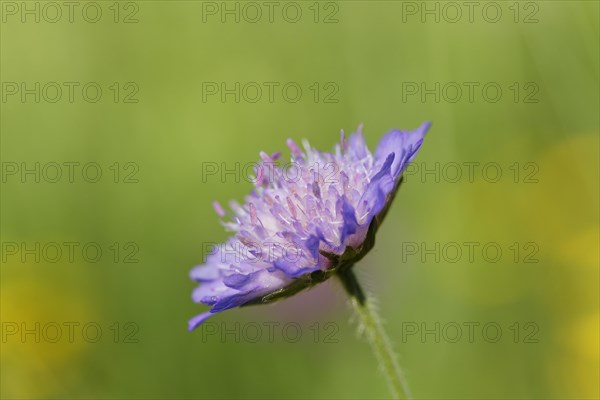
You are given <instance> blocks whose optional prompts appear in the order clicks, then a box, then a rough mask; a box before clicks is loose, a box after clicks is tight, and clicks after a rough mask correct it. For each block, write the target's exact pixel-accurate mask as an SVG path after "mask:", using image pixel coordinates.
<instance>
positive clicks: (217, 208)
mask: <svg viewBox="0 0 600 400" xmlns="http://www.w3.org/2000/svg"><path fill="white" fill-rule="evenodd" d="M212 206H213V208H214V209H215V211H216V213H217V214H218V215H219V217H221V218H222V217H224V216H225V210H223V207H221V203H219V202H218V201H216V200H215V201H213V203H212Z"/></svg>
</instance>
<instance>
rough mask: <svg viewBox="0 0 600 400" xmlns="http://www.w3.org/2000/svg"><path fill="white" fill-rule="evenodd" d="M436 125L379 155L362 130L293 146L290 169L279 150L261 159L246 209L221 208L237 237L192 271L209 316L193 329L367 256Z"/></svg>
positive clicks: (388, 140) (383, 147)
mask: <svg viewBox="0 0 600 400" xmlns="http://www.w3.org/2000/svg"><path fill="white" fill-rule="evenodd" d="M429 126H430V124H429V123H424V124H423V125H421V127H419V128H418V129H416V130H414V131H412V132H406V131H399V130H393V131H390V132H388V133H387V134H385V135H384V136H383V138H382V139H381V141H380V142H379V144H378V146H377V149H376V150H375V153H374V154H372V153H371V152H370V151H369V149H368V148H367V146H366V144H365V141H364V138H363V136H362V132H361V127H359V128H358V130H357V132H356V133H354V134H352V135H350V137H349V138H348V139H346V137H345V136H344V133H343V131H342V137H341V140H340V143H339V144H337V145H336V146H335V151H334V152H333V153H325V152H320V151H318V150H316V149H314V148H312V147H310V145H309V144H308V142H306V141H305V142H304V143H303V147H304V151H302V150H301V149H300V148H299V147H298V145H296V143H294V142H293V141H292V140H291V139H288V141H287V145H288V147H289V148H290V150H291V153H292V155H291V163H289V164H286V165H282V164H281V163H278V161H277V160H278V158H279V156H280V154H279V153H275V154H272V155H268V154H266V153H264V152H261V153H260V156H261V161H260V162H259V163H258V164H257V166H256V168H255V173H256V178H255V179H254V183H255V188H254V190H252V192H251V193H250V195H248V196H247V197H246V199H245V203H244V204H243V205H240V204H238V203H236V202H231V203H230V208H231V213H230V214H227V213H226V212H225V210H224V209H223V207H221V205H220V204H219V203H218V202H215V203H214V204H213V206H214V208H215V211H216V212H217V214H218V215H219V216H220V217H222V218H225V219H224V221H223V225H224V226H225V228H227V229H228V230H230V231H232V232H233V236H231V237H230V238H229V239H228V240H227V242H226V243H224V244H222V245H220V246H215V247H214V248H213V251H212V252H211V253H210V254H209V255H208V256H207V259H206V263H205V264H203V265H200V266H197V267H195V268H193V269H192V271H191V273H190V276H191V278H192V279H193V280H195V281H197V282H199V283H200V286H199V287H198V288H196V289H195V290H194V292H193V294H192V298H193V300H194V301H195V302H197V303H202V304H205V305H208V306H211V309H210V311H207V312H204V313H202V314H200V315H198V316H196V317H194V318H192V319H191V320H190V321H189V329H190V330H192V329H194V328H196V327H197V326H198V325H200V324H201V323H203V322H204V321H206V319H207V318H209V317H210V316H211V315H213V314H215V313H218V312H221V311H224V310H227V309H230V308H233V307H237V306H244V305H249V304H265V303H269V302H271V301H274V300H277V299H281V298H285V297H289V296H290V295H292V294H294V293H297V292H298V291H300V290H303V289H306V288H308V287H311V286H313V285H315V284H317V283H320V282H322V281H324V280H325V279H327V278H329V277H330V276H332V275H333V274H335V273H337V272H339V271H341V270H343V269H344V268H349V267H351V266H352V265H353V264H354V263H355V262H356V261H358V260H359V259H360V258H362V257H363V256H364V255H365V254H366V253H367V252H368V251H369V250H370V249H371V248H372V247H373V244H374V240H375V232H376V231H377V228H378V227H379V225H380V224H381V222H382V220H383V218H384V216H385V214H386V212H387V210H388V207H389V206H390V204H391V202H392V200H393V198H394V195H395V193H396V191H397V189H398V187H399V185H400V182H401V178H400V176H401V174H402V172H403V170H404V169H405V168H406V166H407V164H408V163H409V162H410V161H411V160H412V159H413V158H414V157H415V155H416V153H417V151H418V150H419V147H420V146H421V143H422V142H423V137H424V135H425V132H426V131H427V130H428V128H429Z"/></svg>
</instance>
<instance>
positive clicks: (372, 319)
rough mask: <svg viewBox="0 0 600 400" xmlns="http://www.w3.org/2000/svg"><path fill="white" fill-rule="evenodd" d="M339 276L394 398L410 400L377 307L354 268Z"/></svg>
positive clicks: (344, 271)
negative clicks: (363, 289) (353, 270)
mask: <svg viewBox="0 0 600 400" xmlns="http://www.w3.org/2000/svg"><path fill="white" fill-rule="evenodd" d="M337 275H338V277H339V278H340V280H341V281H342V284H343V285H344V288H345V289H346V291H347V292H348V294H349V295H350V302H351V303H352V307H353V308H354V311H355V312H356V314H357V315H358V317H359V318H360V322H361V325H362V328H363V329H364V331H365V333H366V335H367V339H368V340H369V343H370V344H371V347H372V348H373V351H374V352H375V356H376V357H377V360H378V361H379V364H380V366H381V369H382V370H383V372H384V374H385V376H386V378H387V381H388V384H389V386H390V390H391V391H392V396H393V397H394V398H395V399H408V398H410V397H411V395H410V391H409V390H408V386H407V384H406V381H405V380H404V377H403V375H402V371H401V370H400V366H399V365H398V361H397V359H396V355H395V353H394V350H393V349H392V345H391V343H390V340H389V339H388V337H387V335H386V334H385V331H384V329H383V325H382V323H381V320H380V319H379V316H378V315H377V312H376V310H375V307H374V306H373V304H371V303H372V301H367V298H366V297H365V294H364V292H363V291H362V289H361V287H360V285H359V284H358V281H357V280H356V276H355V275H354V273H353V272H352V268H346V269H344V270H343V271H340V272H339V273H338V274H337ZM371 300H372V299H371Z"/></svg>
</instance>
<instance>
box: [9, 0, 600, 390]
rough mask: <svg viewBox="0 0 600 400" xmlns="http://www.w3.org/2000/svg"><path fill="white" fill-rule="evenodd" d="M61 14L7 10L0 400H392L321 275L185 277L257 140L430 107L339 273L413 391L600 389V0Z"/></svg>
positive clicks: (212, 236)
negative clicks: (218, 281)
mask: <svg viewBox="0 0 600 400" xmlns="http://www.w3.org/2000/svg"><path fill="white" fill-rule="evenodd" d="M66 3H68V2H51V3H49V2H43V1H42V2H37V1H27V2H10V1H2V2H1V11H2V25H1V31H0V34H1V38H0V56H1V61H0V68H1V70H0V78H1V79H0V80H1V81H2V94H1V95H2V100H1V101H2V102H1V113H0V118H1V122H0V128H1V143H0V144H1V153H0V155H1V159H2V191H1V220H2V222H1V231H0V233H1V236H2V237H1V241H2V266H1V321H2V341H1V343H0V345H1V352H0V355H1V382H0V384H1V392H0V395H1V397H2V398H7V399H8V398H15V399H48V398H61V399H68V398H73V399H82V398H95V399H104V398H106V399H108V398H120V399H162V398H165V399H167V398H168V399H177V398H180V399H183V398H186V399H187V398H221V399H226V398H227V399H229V398H267V399H271V398H272V399H275V398H277V399H296V398H328V399H330V398H332V399H346V398H352V399H365V398H367V399H370V398H386V397H388V396H389V394H388V391H387V387H386V383H385V380H384V378H383V376H382V374H381V373H380V371H378V367H377V363H376V360H375V358H374V356H373V355H372V354H371V352H370V348H369V346H368V344H367V343H366V341H365V340H363V339H361V338H360V337H359V336H358V334H357V329H356V323H355V322H354V321H353V319H352V316H351V315H352V313H351V310H350V308H349V307H348V306H347V302H346V298H345V295H344V293H343V290H342V289H341V288H340V286H339V284H338V283H337V282H333V281H331V282H326V283H324V284H322V285H320V286H319V287H317V288H315V289H314V290H311V291H308V292H305V293H302V294H300V295H298V296H295V297H294V298H292V299H288V300H286V301H283V302H280V303H276V304H274V305H268V306H261V307H248V308H243V309H233V310H230V311H227V312H225V313H223V314H220V315H218V316H216V317H213V318H212V319H211V320H210V324H208V325H206V326H205V327H204V328H200V329H198V330H196V331H194V332H192V333H189V332H187V330H186V328H187V320H188V319H189V318H190V317H192V316H194V315H196V314H198V313H200V312H202V311H204V310H205V309H206V307H204V306H200V305H198V304H195V303H193V302H192V301H191V298H190V297H191V291H192V290H193V288H194V287H195V286H196V285H195V283H194V282H192V281H191V280H190V279H189V277H188V273H189V270H190V269H191V267H192V266H194V265H197V264H200V263H202V262H203V259H204V256H205V255H206V254H205V253H206V251H205V250H206V244H207V243H218V242H221V241H223V240H225V239H226V238H227V235H228V233H227V232H225V231H224V230H223V228H222V227H221V225H220V223H219V219H218V217H217V215H216V214H215V212H214V211H213V209H212V206H211V203H212V201H213V200H219V201H221V203H222V204H227V203H228V201H229V199H237V200H242V199H243V196H245V195H246V194H247V193H248V192H249V190H250V189H251V187H252V184H251V183H250V182H248V180H247V179H245V175H244V170H243V168H244V166H245V165H248V163H251V162H254V161H256V160H258V153H259V151H261V150H264V151H266V152H267V153H272V152H275V151H278V150H281V151H283V154H284V157H283V159H285V160H287V159H288V154H289V153H288V149H287V148H286V146H285V141H286V139H287V138H288V137H292V138H294V139H295V140H297V141H299V140H300V139H301V138H306V139H308V140H309V141H310V143H311V144H312V145H313V146H315V147H317V148H319V149H322V150H330V149H332V148H333V145H334V144H335V143H336V141H338V140H339V131H340V129H345V131H346V132H353V131H354V130H355V129H356V127H357V126H358V125H359V124H360V123H364V134H365V137H366V140H367V143H368V144H369V145H370V146H371V148H372V149H373V148H374V146H375V145H376V143H377V141H378V140H379V138H380V137H381V135H382V134H383V133H385V132H386V131H387V130H389V129H392V128H400V129H414V128H416V127H417V126H419V125H420V124H421V123H422V122H423V121H427V120H429V121H432V123H433V125H432V128H431V130H430V131H429V133H428V135H427V137H426V139H425V142H424V144H423V147H422V148H421V151H420V153H419V155H418V157H417V159H416V160H415V163H414V164H413V165H412V166H410V167H409V170H408V171H407V174H406V180H405V183H404V184H403V186H402V188H401V189H400V192H399V194H398V196H397V198H396V201H395V204H394V205H393V207H392V209H391V211H390V213H389V214H388V216H387V219H386V222H385V224H384V225H383V226H382V228H381V230H380V232H379V234H378V237H377V244H376V246H375V248H374V250H373V251H372V252H371V253H370V254H369V255H368V256H367V257H366V258H365V259H363V260H362V261H361V262H360V264H358V265H357V266H356V267H355V268H356V271H357V273H358V275H359V278H360V279H361V280H362V281H363V282H364V284H365V286H366V287H367V288H368V290H369V291H370V292H371V293H373V294H374V295H375V296H376V297H377V298H378V299H379V309H380V312H381V314H382V316H383V317H384V318H385V320H386V327H387V330H388V333H389V334H390V336H391V337H392V340H393V341H394V344H395V347H396V349H397V351H398V353H399V355H400V362H401V364H402V366H403V368H404V370H405V374H406V377H407V380H408V382H409V384H410V386H411V388H412V392H413V394H414V396H415V397H416V398H427V399H430V398H436V399H450V398H453V399H456V398H460V399H466V398H472V399H485V398H494V399H498V398H508V399H512V398H515V399H516V398H519V399H520V398H543V399H558V398H560V399H570V398H577V399H582V398H586V399H588V398H589V399H596V398H599V397H600V393H599V381H598V379H599V378H598V377H599V376H600V369H599V362H600V360H599V351H600V350H599V324H600V314H599V312H600V311H599V300H600V299H599V295H600V292H599V259H598V257H599V218H600V216H599V188H598V182H599V181H600V179H599V161H600V159H599V111H598V110H599V84H600V81H599V68H600V66H599V48H600V46H599V13H600V9H599V3H598V2H597V1H530V2H527V1H525V2H516V1H510V2H504V1H499V2H473V3H474V4H475V5H474V6H473V5H472V6H469V5H468V4H466V3H469V2H450V3H448V2H435V1H427V2H401V1H360V0H359V1H337V2H314V1H297V2H273V3H269V4H271V5H269V4H265V3H263V2H250V3H248V2H235V1H228V2H200V1H160V0H158V1H135V2H114V1H97V2H82V3H77V4H76V5H75V6H73V5H71V6H69V5H67V4H66ZM469 7H473V8H469ZM236 85H238V86H236ZM257 88H258V89H257ZM298 88H300V90H301V92H298ZM271 89H272V92H270V90H271ZM215 165H216V166H217V168H218V172H217V173H214V174H213V173H212V172H211V171H212V170H208V169H207V168H208V167H207V166H211V167H210V168H212V167H214V166H215ZM228 171H229V172H228ZM231 171H233V172H231ZM208 172H211V173H208ZM223 172H224V175H223ZM99 174H101V175H99Z"/></svg>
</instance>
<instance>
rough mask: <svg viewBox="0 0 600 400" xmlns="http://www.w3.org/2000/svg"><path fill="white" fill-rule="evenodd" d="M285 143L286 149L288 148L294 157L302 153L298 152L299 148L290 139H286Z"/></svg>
mask: <svg viewBox="0 0 600 400" xmlns="http://www.w3.org/2000/svg"><path fill="white" fill-rule="evenodd" d="M286 143H287V145H288V147H289V148H290V150H291V151H292V153H294V155H296V156H299V155H301V154H302V152H301V151H300V148H299V147H298V145H297V144H296V142H294V141H293V140H292V139H288V140H287V142H286Z"/></svg>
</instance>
